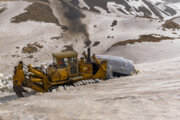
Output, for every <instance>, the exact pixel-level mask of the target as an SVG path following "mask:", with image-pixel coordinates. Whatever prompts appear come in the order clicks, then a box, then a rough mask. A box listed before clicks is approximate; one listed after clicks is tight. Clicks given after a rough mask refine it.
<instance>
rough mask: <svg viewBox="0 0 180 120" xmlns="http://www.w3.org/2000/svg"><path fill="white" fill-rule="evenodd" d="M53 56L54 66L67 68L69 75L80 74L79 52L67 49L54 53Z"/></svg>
mask: <svg viewBox="0 0 180 120" xmlns="http://www.w3.org/2000/svg"><path fill="white" fill-rule="evenodd" d="M52 56H53V66H56V68H57V69H67V70H68V75H69V77H73V76H77V75H78V74H79V72H78V64H77V62H78V61H77V57H78V53H77V52H75V51H65V52H60V53H53V54H52Z"/></svg>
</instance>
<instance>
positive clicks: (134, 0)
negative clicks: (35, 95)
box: [71, 0, 177, 19]
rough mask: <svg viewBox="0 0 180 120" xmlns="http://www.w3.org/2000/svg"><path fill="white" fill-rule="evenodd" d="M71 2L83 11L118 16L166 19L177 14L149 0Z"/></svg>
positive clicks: (171, 9)
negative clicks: (103, 12)
mask: <svg viewBox="0 0 180 120" xmlns="http://www.w3.org/2000/svg"><path fill="white" fill-rule="evenodd" d="M71 2H72V3H73V4H74V5H76V6H78V7H80V8H83V9H87V10H90V11H93V12H98V13H101V12H102V11H105V12H107V13H115V14H118V15H135V16H143V17H152V18H160V19H164V18H166V17H172V16H174V15H176V14H177V11H176V10H175V9H173V8H172V7H170V6H168V5H166V4H162V5H161V7H159V5H156V4H154V3H153V2H150V1H148V0H79V1H78V0H71Z"/></svg>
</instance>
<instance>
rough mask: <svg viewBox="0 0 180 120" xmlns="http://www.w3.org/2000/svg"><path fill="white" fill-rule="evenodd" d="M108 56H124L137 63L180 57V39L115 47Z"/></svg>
mask: <svg viewBox="0 0 180 120" xmlns="http://www.w3.org/2000/svg"><path fill="white" fill-rule="evenodd" d="M106 54H107V55H115V56H122V57H124V58H126V59H130V60H133V61H134V62H135V63H146V62H153V61H159V60H164V59H170V58H175V57H177V56H180V39H177V40H167V41H161V42H158V43H156V42H153V43H152V42H150V43H149V42H143V43H135V44H132V45H131V44H128V45H126V46H117V47H113V48H112V49H110V51H108V52H107V53H106Z"/></svg>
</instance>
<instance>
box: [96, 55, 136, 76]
mask: <svg viewBox="0 0 180 120" xmlns="http://www.w3.org/2000/svg"><path fill="white" fill-rule="evenodd" d="M97 58H102V59H105V60H107V61H108V66H111V70H112V72H116V73H119V74H122V75H131V74H132V73H135V68H134V65H133V62H132V61H130V60H127V59H124V58H123V57H118V56H111V55H97Z"/></svg>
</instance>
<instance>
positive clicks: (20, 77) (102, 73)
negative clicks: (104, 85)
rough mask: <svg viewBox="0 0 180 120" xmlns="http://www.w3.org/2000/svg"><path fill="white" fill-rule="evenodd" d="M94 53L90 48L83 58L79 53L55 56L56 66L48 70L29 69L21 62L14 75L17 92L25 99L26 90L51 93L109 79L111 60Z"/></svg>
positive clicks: (70, 52)
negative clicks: (84, 83) (86, 82)
mask: <svg viewBox="0 0 180 120" xmlns="http://www.w3.org/2000/svg"><path fill="white" fill-rule="evenodd" d="M90 54H91V51H90V48H88V50H87V54H86V53H85V52H84V53H83V57H81V58H80V59H78V53H77V52H75V51H65V52H59V53H53V54H52V57H53V63H52V64H50V65H49V66H48V67H47V68H46V69H45V68H42V67H33V66H32V65H28V66H27V65H25V64H24V63H23V62H22V61H20V62H19V64H18V66H16V67H15V70H14V75H13V89H14V92H15V93H16V95H17V96H18V97H23V96H24V95H23V92H26V90H25V89H24V87H28V88H31V89H34V90H35V91H38V92H48V91H51V90H52V89H53V88H55V87H57V86H60V85H67V84H72V83H73V82H77V81H81V80H88V79H100V80H104V79H106V71H107V61H106V60H104V59H100V58H96V56H95V54H94V55H93V56H91V55H90Z"/></svg>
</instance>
